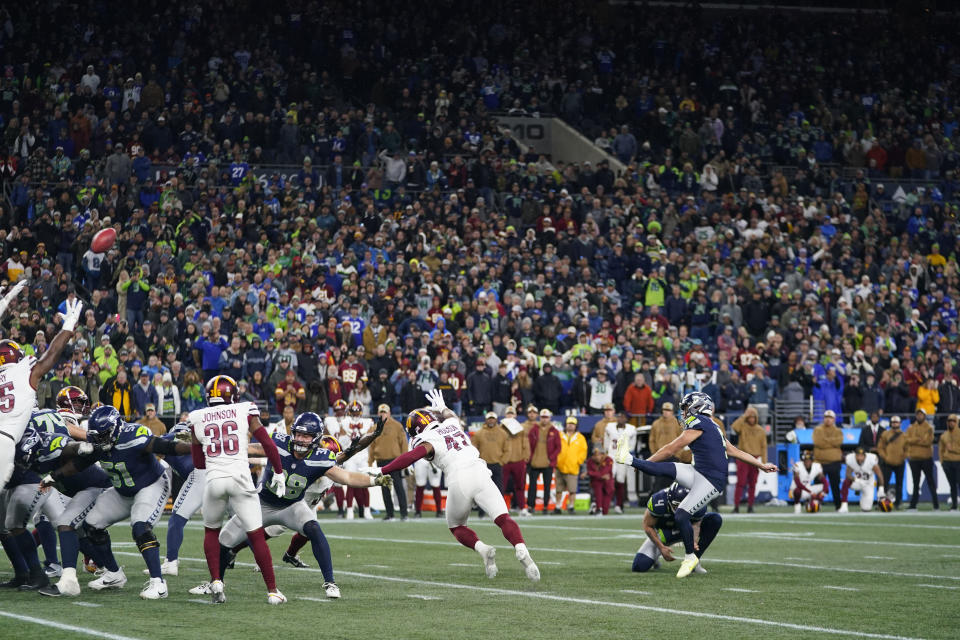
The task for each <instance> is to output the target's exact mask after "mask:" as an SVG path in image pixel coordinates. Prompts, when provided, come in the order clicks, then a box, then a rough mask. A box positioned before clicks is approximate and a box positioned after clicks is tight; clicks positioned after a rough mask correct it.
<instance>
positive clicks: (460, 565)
mask: <svg viewBox="0 0 960 640" xmlns="http://www.w3.org/2000/svg"><path fill="white" fill-rule="evenodd" d="M540 564H543V563H542V562H541V563H540ZM450 566H451V567H470V568H471V569H473V568H475V567H476V566H477V565H475V564H467V563H466V562H451V563H450Z"/></svg>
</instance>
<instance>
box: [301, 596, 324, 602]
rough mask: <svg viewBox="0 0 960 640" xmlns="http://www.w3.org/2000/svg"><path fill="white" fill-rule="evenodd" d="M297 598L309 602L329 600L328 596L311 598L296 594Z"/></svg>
mask: <svg viewBox="0 0 960 640" xmlns="http://www.w3.org/2000/svg"><path fill="white" fill-rule="evenodd" d="M297 600H309V601H310V602H330V599H329V598H311V597H310V596H297Z"/></svg>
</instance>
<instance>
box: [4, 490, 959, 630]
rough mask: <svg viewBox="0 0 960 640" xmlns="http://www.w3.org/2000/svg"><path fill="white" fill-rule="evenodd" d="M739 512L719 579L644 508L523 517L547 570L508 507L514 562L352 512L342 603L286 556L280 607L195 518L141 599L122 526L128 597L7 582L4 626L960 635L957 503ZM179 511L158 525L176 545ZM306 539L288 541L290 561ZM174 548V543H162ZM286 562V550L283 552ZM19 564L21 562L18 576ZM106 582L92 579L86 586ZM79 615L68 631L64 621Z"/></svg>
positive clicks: (728, 533)
mask: <svg viewBox="0 0 960 640" xmlns="http://www.w3.org/2000/svg"><path fill="white" fill-rule="evenodd" d="M759 511H760V512H759V513H757V514H756V515H752V516H751V515H739V516H732V515H727V514H724V516H725V522H724V526H723V529H722V530H721V532H720V535H719V536H718V538H717V540H716V542H715V543H714V545H713V546H712V547H711V548H710V550H709V552H708V554H707V556H706V557H705V558H704V567H705V568H707V569H708V571H709V573H708V574H707V575H694V576H691V577H690V578H687V579H684V580H677V579H676V577H675V575H674V574H675V573H676V568H677V565H678V562H674V563H668V564H666V565H665V566H664V568H663V569H661V570H659V571H654V572H651V573H648V574H633V573H631V571H630V563H631V560H632V557H633V554H634V552H635V551H636V550H637V548H638V547H639V545H640V544H641V542H642V538H641V534H640V533H639V526H640V517H639V513H640V512H639V510H637V509H634V510H632V513H630V514H628V515H625V516H613V515H611V516H608V517H605V518H591V517H588V516H576V517H569V516H537V517H534V518H529V519H522V520H518V522H519V523H520V526H521V527H522V529H523V532H524V536H525V537H526V540H527V544H528V546H529V547H530V549H531V551H532V554H533V556H534V559H535V560H536V561H537V562H538V563H539V565H540V570H541V572H542V574H543V580H542V581H541V582H540V583H539V584H536V585H534V584H531V583H530V582H529V581H527V580H526V578H525V577H524V576H523V572H522V568H521V567H520V564H519V563H518V562H517V561H516V560H515V558H514V557H513V553H512V549H511V548H510V547H509V546H508V545H507V544H506V542H505V541H504V540H503V538H502V537H501V536H500V532H499V529H498V528H497V527H496V526H495V525H493V523H492V522H491V521H490V520H479V521H477V520H474V521H473V522H472V523H471V524H472V526H474V528H475V529H476V531H477V532H478V533H479V535H480V537H481V539H482V540H484V541H486V542H489V543H493V544H495V545H496V546H497V548H498V564H499V567H500V575H499V576H498V577H497V578H496V579H494V580H488V579H486V577H485V576H484V573H483V568H482V565H481V562H480V558H479V556H478V555H477V554H476V553H474V552H472V551H468V550H467V549H465V548H463V547H461V546H460V545H458V544H457V543H456V541H454V539H453V537H452V536H451V535H450V534H449V532H448V531H447V529H446V527H445V525H444V523H443V521H442V520H437V519H435V518H432V517H430V518H425V519H423V520H410V521H409V522H405V523H401V522H380V521H373V522H365V521H362V520H358V521H350V522H348V521H343V520H337V519H333V518H330V517H328V516H321V526H322V527H323V529H324V531H325V532H326V534H327V536H328V538H329V540H330V544H331V547H332V549H333V561H334V568H335V570H336V572H337V582H338V584H339V585H340V587H341V589H342V591H343V598H342V599H341V600H339V601H328V600H326V599H325V598H324V594H323V590H322V589H321V583H322V578H321V576H320V573H319V571H318V570H317V569H316V568H315V567H316V562H315V560H314V559H313V557H312V555H311V553H310V550H309V546H308V547H307V548H305V549H304V551H303V553H302V554H301V557H302V558H303V559H304V560H305V561H307V562H308V563H309V564H310V565H311V568H310V569H293V568H290V567H288V566H287V565H283V566H282V567H280V568H278V571H277V578H278V584H279V586H280V589H281V590H282V591H283V592H284V593H285V594H286V595H287V597H288V598H289V600H290V601H289V603H288V604H286V605H284V606H282V607H271V606H269V605H267V603H266V596H265V589H264V587H263V582H262V580H261V578H260V575H259V574H258V573H255V572H254V571H253V570H252V566H253V565H252V564H251V563H252V556H251V555H250V553H249V551H245V552H243V553H241V555H240V557H239V558H238V562H237V568H236V569H235V570H233V571H231V572H229V573H228V575H227V580H226V586H227V603H226V604H225V605H221V606H213V605H211V604H209V603H208V598H207V597H206V596H192V595H190V594H188V593H187V589H188V588H190V587H192V586H195V585H196V584H198V583H199V582H201V581H202V580H204V579H205V578H206V577H207V574H206V565H205V563H204V562H203V561H202V550H201V533H200V532H201V528H200V525H199V522H197V521H196V520H194V521H192V522H191V523H190V526H189V527H188V529H187V532H186V538H185V541H184V545H183V549H182V551H181V558H182V561H181V565H180V566H181V569H180V575H179V577H170V578H168V585H169V589H170V597H169V598H167V599H166V600H162V601H157V602H147V601H142V600H140V599H139V597H138V593H139V590H140V586H141V584H142V581H143V579H144V577H143V576H142V573H141V570H142V569H143V566H144V565H143V561H142V560H141V558H140V556H139V554H138V553H137V552H136V548H135V546H134V545H133V543H132V542H131V541H130V533H129V528H128V527H126V526H120V525H117V526H114V527H113V528H112V529H111V531H112V532H113V540H114V542H115V543H117V546H116V549H115V551H116V552H117V559H118V561H119V562H120V564H121V565H123V566H124V568H125V571H126V573H127V576H128V577H129V578H130V581H129V583H128V584H127V586H126V587H125V588H124V589H123V590H122V591H119V592H103V593H97V592H93V591H90V590H87V589H85V590H84V593H83V594H82V595H81V596H80V597H79V598H75V599H67V598H60V599H46V598H43V597H42V596H39V595H37V594H34V593H19V592H12V593H11V592H2V593H0V638H3V639H4V640H16V639H20V638H24V639H26V638H58V639H60V638H63V639H67V638H80V637H91V636H93V637H105V638H116V639H124V640H126V639H141V640H147V639H154V638H177V639H184V640H185V639H187V638H204V639H209V638H250V637H259V638H270V639H272V640H273V639H275V640H287V639H298V638H369V639H373V638H391V639H394V638H443V639H452V640H456V639H459V638H464V639H466V638H471V639H472V638H523V639H527V638H530V639H533V638H544V639H551V640H553V639H557V638H578V637H583V638H587V637H589V638H591V640H593V639H596V638H611V639H622V638H664V637H670V638H686V637H710V638H717V639H719V638H748V637H749V638H756V637H765V638H771V637H775V638H801V637H802V638H811V637H822V636H825V635H828V634H832V635H835V636H849V637H854V636H856V637H862V638H871V637H872V638H893V637H905V638H907V637H908V638H957V637H958V636H960V605H958V600H960V516H958V515H957V513H956V512H951V513H943V512H941V513H931V512H929V511H927V512H924V511H921V512H919V513H891V514H881V513H872V514H850V515H844V516H840V515H836V514H834V513H821V514H812V515H808V514H803V515H793V514H792V512H791V513H786V512H783V511H778V512H775V511H772V510H771V511H766V510H764V509H760V510H759ZM165 522H166V518H164V520H163V521H162V522H161V525H160V526H158V527H157V533H158V534H159V537H160V539H161V543H162V542H163V538H164V536H165V533H166V529H165ZM288 540H289V536H288V535H285V536H283V537H281V538H279V539H276V540H273V541H271V547H272V549H273V552H274V559H275V561H276V562H277V563H279V561H280V554H281V553H282V552H283V549H284V548H285V547H286V544H287V542H288ZM161 547H162V545H161ZM281 564H282V563H281ZM9 573H10V567H9V564H8V563H7V562H6V558H5V557H3V559H2V560H0V575H2V576H4V579H6V576H7V575H8V574H9ZM90 579H91V576H89V574H84V575H82V576H81V578H80V581H81V585H82V586H83V585H85V584H86V582H87V581H88V580H90ZM64 625H65V626H64Z"/></svg>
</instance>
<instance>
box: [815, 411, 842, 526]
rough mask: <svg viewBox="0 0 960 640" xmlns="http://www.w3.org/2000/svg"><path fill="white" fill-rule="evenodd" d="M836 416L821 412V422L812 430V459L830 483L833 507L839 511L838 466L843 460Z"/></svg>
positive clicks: (829, 412)
mask: <svg viewBox="0 0 960 640" xmlns="http://www.w3.org/2000/svg"><path fill="white" fill-rule="evenodd" d="M836 420H837V414H836V413H834V412H833V410H831V409H827V410H826V411H824V412H823V422H822V423H821V424H819V425H818V426H817V427H816V428H815V429H814V430H813V459H814V461H816V462H819V463H820V465H821V466H823V473H824V475H826V476H827V479H828V480H829V481H830V493H831V495H832V496H833V505H834V506H835V507H836V508H837V510H839V509H840V504H841V503H840V465H841V462H842V460H843V450H842V449H841V448H840V447H841V445H842V444H843V432H842V431H840V429H839V428H838V427H837V422H836Z"/></svg>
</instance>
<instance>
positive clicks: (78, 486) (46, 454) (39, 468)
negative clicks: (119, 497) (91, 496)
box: [31, 433, 111, 497]
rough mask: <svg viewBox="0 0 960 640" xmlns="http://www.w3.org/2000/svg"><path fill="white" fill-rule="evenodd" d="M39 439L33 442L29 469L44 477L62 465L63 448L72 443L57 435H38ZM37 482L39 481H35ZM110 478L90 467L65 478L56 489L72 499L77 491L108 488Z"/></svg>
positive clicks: (99, 470) (100, 470)
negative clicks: (31, 464)
mask: <svg viewBox="0 0 960 640" xmlns="http://www.w3.org/2000/svg"><path fill="white" fill-rule="evenodd" d="M39 436H40V437H39V439H37V440H36V441H34V444H33V449H34V451H35V452H36V454H35V457H34V458H33V460H34V463H33V466H32V467H31V469H32V470H33V471H36V472H37V473H38V474H41V475H46V474H48V473H51V472H53V471H55V470H57V469H59V468H60V467H61V466H63V464H64V460H63V459H62V453H63V449H64V447H66V446H67V445H68V444H70V443H71V442H73V440H71V439H70V437H69V436H65V435H60V434H58V433H40V434H39ZM37 482H39V480H37ZM110 486H111V485H110V477H109V476H108V475H107V474H106V472H104V470H103V469H101V468H100V467H98V466H97V465H95V464H94V465H90V466H88V467H87V468H86V469H83V470H82V471H80V472H78V473H75V474H74V475H71V476H66V477H64V478H62V479H61V480H60V482H58V483H57V488H58V489H59V490H60V492H61V493H63V494H64V495H67V496H70V497H73V496H75V495H76V494H77V492H78V491H81V490H83V489H89V488H90V487H100V488H103V489H106V488H107V487H110Z"/></svg>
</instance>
